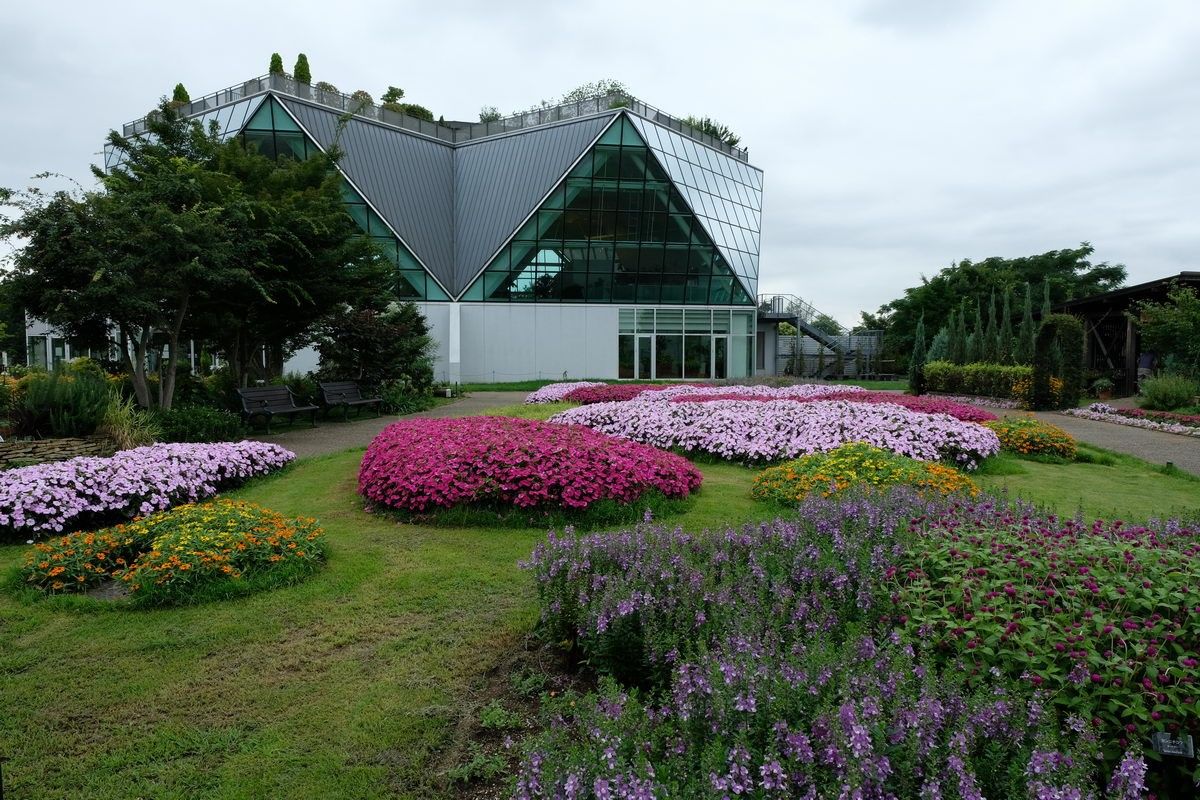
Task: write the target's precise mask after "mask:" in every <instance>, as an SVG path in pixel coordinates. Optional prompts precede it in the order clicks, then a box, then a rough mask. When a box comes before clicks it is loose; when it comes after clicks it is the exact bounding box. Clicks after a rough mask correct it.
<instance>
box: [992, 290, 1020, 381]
mask: <svg viewBox="0 0 1200 800" xmlns="http://www.w3.org/2000/svg"><path fill="white" fill-rule="evenodd" d="M996 341H997V343H998V353H997V355H998V356H999V361H1000V363H1001V364H1011V363H1013V350H1014V348H1015V347H1016V341H1015V340H1014V336H1013V324H1012V287H1010V286H1007V287H1005V289H1004V305H1003V306H1002V307H1001V309H1000V332H999V333H998V334H997V339H996Z"/></svg>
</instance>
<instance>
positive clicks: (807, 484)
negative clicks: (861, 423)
mask: <svg viewBox="0 0 1200 800" xmlns="http://www.w3.org/2000/svg"><path fill="white" fill-rule="evenodd" d="M902 485H903V486H910V487H912V488H913V489H914V490H916V491H917V492H918V493H920V494H933V495H939V496H946V495H951V494H967V495H971V496H975V495H978V494H979V487H978V486H976V485H975V482H974V481H972V480H971V479H970V478H968V477H967V476H966V475H964V474H963V473H962V472H960V471H958V470H956V469H954V468H953V467H947V466H945V465H942V464H934V463H930V462H928V461H916V460H914V459H911V458H906V457H905V456H898V455H896V454H895V453H892V452H889V451H887V450H881V449H880V448H878V447H872V446H871V445H868V444H858V443H853V444H844V445H842V446H841V447H838V448H836V449H834V450H830V451H829V452H828V453H813V454H812V455H808V456H801V457H800V458H797V459H795V460H794V461H787V462H784V463H783V464H780V465H779V466H777V467H769V468H767V469H765V470H763V471H762V472H760V473H759V474H758V475H757V476H755V478H754V487H753V488H752V489H751V496H752V497H754V499H755V500H764V501H768V502H774V503H781V504H783V505H795V504H796V503H798V502H800V501H802V500H804V499H805V498H806V497H808V495H809V494H811V493H812V492H814V491H815V492H817V493H819V494H821V495H822V496H824V497H829V496H831V495H834V494H837V493H838V492H844V491H846V490H848V489H850V490H854V491H863V490H869V491H879V490H886V489H890V488H892V487H895V486H902Z"/></svg>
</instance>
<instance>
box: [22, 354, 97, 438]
mask: <svg viewBox="0 0 1200 800" xmlns="http://www.w3.org/2000/svg"><path fill="white" fill-rule="evenodd" d="M110 402H111V400H110V395H109V387H108V380H107V378H105V377H104V373H103V372H101V373H99V374H96V373H95V372H93V371H91V370H88V369H80V370H71V369H65V370H63V369H60V370H55V371H54V372H50V373H45V372H43V373H32V374H30V375H29V376H27V377H26V378H24V379H22V387H21V393H20V398H19V399H18V400H17V402H16V403H14V407H13V411H12V422H13V427H14V429H15V432H16V433H17V435H18V436H35V437H68V436H90V435H91V434H93V433H95V432H96V428H98V427H99V426H100V423H101V422H103V421H104V417H105V415H106V414H107V413H108V410H109V404H110Z"/></svg>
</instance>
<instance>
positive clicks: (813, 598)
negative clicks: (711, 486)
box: [514, 489, 1195, 800]
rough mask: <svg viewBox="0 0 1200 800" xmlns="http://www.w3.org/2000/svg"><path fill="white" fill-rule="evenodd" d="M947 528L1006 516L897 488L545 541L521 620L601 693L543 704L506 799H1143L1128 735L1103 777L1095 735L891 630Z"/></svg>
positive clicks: (1003, 675) (1032, 690)
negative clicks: (730, 518)
mask: <svg viewBox="0 0 1200 800" xmlns="http://www.w3.org/2000/svg"><path fill="white" fill-rule="evenodd" d="M925 517H928V518H931V519H937V520H939V521H940V522H941V523H943V526H931V528H930V533H929V534H926V533H925V532H924V531H923V530H922V528H921V526H919V525H916V526H914V525H912V524H910V523H909V522H908V520H910V519H914V518H917V519H920V518H925ZM956 521H957V522H961V523H964V524H965V523H968V522H970V521H978V522H981V523H987V524H1005V523H1004V517H1003V515H1002V514H1001V513H1000V512H999V511H998V509H996V508H995V507H993V506H991V505H989V504H986V503H985V504H979V505H961V504H956V505H947V504H945V503H943V502H939V501H935V500H932V499H929V498H922V497H920V496H918V495H916V494H915V493H913V492H911V491H909V490H907V489H898V490H896V491H894V492H892V493H890V494H887V495H883V494H877V495H873V496H871V497H851V496H844V497H835V498H822V497H817V496H810V497H809V498H808V499H807V500H806V501H804V502H803V503H801V504H800V506H799V509H798V512H797V514H796V516H795V518H794V519H791V520H788V521H782V520H780V521H776V522H774V523H772V524H769V525H757V526H747V527H746V528H745V529H743V530H740V531H735V530H727V531H725V532H721V533H706V534H700V535H696V534H689V533H685V532H683V531H680V530H674V531H671V530H667V529H663V528H653V527H649V526H643V527H639V528H637V529H635V530H632V531H625V532H621V533H618V534H609V535H593V536H579V535H571V536H566V537H558V536H551V537H550V538H549V539H548V540H547V541H546V542H545V543H544V544H542V545H540V546H539V547H538V548H537V549H536V550H535V551H534V553H533V556H532V557H531V559H530V561H529V563H528V564H527V565H526V566H527V567H528V568H529V569H531V570H532V572H533V574H534V576H535V582H536V585H537V588H538V594H539V598H540V601H541V605H542V625H543V626H544V628H545V630H546V633H547V634H548V635H550V636H552V637H553V638H554V639H556V640H566V641H569V642H572V643H573V645H574V647H575V648H577V649H578V650H579V651H580V655H581V656H583V657H584V658H586V659H587V663H588V664H589V665H592V666H593V667H595V668H596V669H597V670H599V671H600V673H601V674H602V675H604V676H609V677H610V678H611V679H612V680H609V681H606V682H602V684H601V691H600V692H598V693H596V694H593V695H591V696H588V697H585V698H580V697H577V696H567V697H565V698H563V699H562V701H561V702H558V703H552V704H551V705H550V707H549V708H548V719H549V721H550V724H548V725H547V727H546V730H545V732H544V733H543V734H541V735H540V736H538V737H535V738H533V739H532V740H531V741H530V742H529V743H528V744H527V750H526V756H525V759H524V761H523V763H522V765H521V768H520V771H519V774H518V779H517V786H516V791H515V794H514V796H515V797H518V798H526V797H545V798H555V799H556V800H558V799H560V798H561V799H562V800H565V798H574V797H592V796H594V797H714V798H717V797H731V796H750V797H760V798H790V797H864V798H865V797H879V798H883V797H897V798H898V797H903V798H916V797H960V798H982V797H985V796H986V797H1027V796H1028V797H1058V798H1084V797H1096V796H1097V795H1098V789H1100V788H1101V787H1103V786H1105V785H1107V789H1108V794H1107V796H1108V797H1112V798H1134V797H1142V796H1143V795H1144V792H1145V790H1146V782H1147V775H1146V772H1147V767H1146V764H1145V762H1144V761H1143V760H1142V758H1141V757H1140V755H1139V753H1138V750H1139V746H1140V744H1141V743H1142V741H1143V738H1142V737H1140V736H1139V737H1138V738H1137V740H1136V744H1135V743H1132V742H1131V744H1130V747H1129V752H1118V753H1117V754H1116V755H1111V756H1110V757H1109V758H1108V760H1107V763H1106V766H1107V769H1108V770H1111V772H1110V773H1108V774H1104V775H1102V774H1101V773H1100V762H1098V761H1097V760H1096V755H1097V754H1098V751H1100V750H1102V749H1104V748H1103V744H1105V743H1106V741H1107V740H1106V739H1105V740H1101V739H1100V738H1099V737H1101V736H1103V737H1108V736H1109V735H1110V733H1111V732H1110V731H1109V730H1108V729H1107V728H1106V727H1105V725H1104V723H1101V725H1099V726H1097V725H1096V724H1095V722H1094V720H1093V718H1092V716H1091V715H1090V714H1088V713H1086V711H1085V712H1082V713H1075V712H1065V713H1064V712H1063V711H1062V710H1061V709H1060V708H1058V707H1057V706H1056V705H1055V704H1054V702H1053V700H1052V697H1051V696H1050V695H1049V694H1048V693H1047V692H1046V691H1045V690H1044V689H1043V688H1038V687H1036V686H1034V685H1032V684H1031V683H1029V682H1028V681H1025V680H1021V679H1020V678H1018V679H1016V680H1013V679H1012V678H1011V677H1010V673H1009V672H1008V670H1007V666H1008V665H1007V664H1004V665H1001V666H997V667H996V668H994V669H993V668H988V667H987V666H986V665H984V666H983V667H982V668H979V667H975V663H976V662H975V660H974V659H975V658H976V657H977V654H976V653H975V652H973V651H972V652H970V653H966V654H965V655H963V656H962V657H961V658H959V659H958V660H955V659H954V658H953V657H943V656H942V655H941V654H939V653H938V652H936V651H934V650H932V649H931V648H930V647H928V637H926V638H921V637H920V636H918V635H917V634H916V633H915V632H913V631H910V630H909V629H908V627H906V624H905V623H897V619H898V618H897V617H896V616H895V614H896V611H895V609H896V608H898V607H899V606H901V605H902V601H901V600H898V599H896V598H895V597H894V594H895V592H896V591H897V589H896V575H897V572H896V570H897V569H898V568H899V565H901V564H903V563H904V562H905V559H906V558H907V553H908V551H909V548H910V547H912V541H913V540H914V539H919V538H920V537H921V536H923V535H932V536H942V535H944V534H946V533H948V532H951V531H953V530H954V528H953V527H952V524H951V523H953V522H956ZM936 601H937V597H935V596H932V594H931V596H930V598H929V603H931V604H932V603H935V602H936ZM1176 607H1178V603H1177V604H1176ZM897 624H899V625H900V627H899V628H896V627H894V626H895V625H897ZM1035 653H1036V651H1035ZM972 667H975V671H974V672H972V669H971V668H972ZM630 685H637V686H639V687H642V688H641V691H639V692H637V693H632V692H626V691H625V690H624V689H623V688H622V687H623V686H626V687H627V686H630ZM1194 718H1195V715H1194V714H1193V720H1194ZM1114 744H1115V742H1114ZM1109 774H1111V778H1110V777H1109Z"/></svg>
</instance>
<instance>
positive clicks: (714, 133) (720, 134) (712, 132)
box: [683, 116, 742, 147]
mask: <svg viewBox="0 0 1200 800" xmlns="http://www.w3.org/2000/svg"><path fill="white" fill-rule="evenodd" d="M683 124H684V125H689V126H691V127H692V128H695V129H696V130H698V131H700V132H701V133H706V134H708V135H709V136H711V137H713V138H714V139H716V140H717V141H720V142H724V143H725V144H727V145H729V146H730V147H737V146H738V144H740V143H741V141H742V137H740V136H738V135H737V134H736V133H734V132H733V131H732V130H731V129H730V128H729V126H728V125H723V124H721V123H720V122H717V121H716V120H715V119H713V118H712V117H693V116H687V117H684V118H683Z"/></svg>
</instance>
